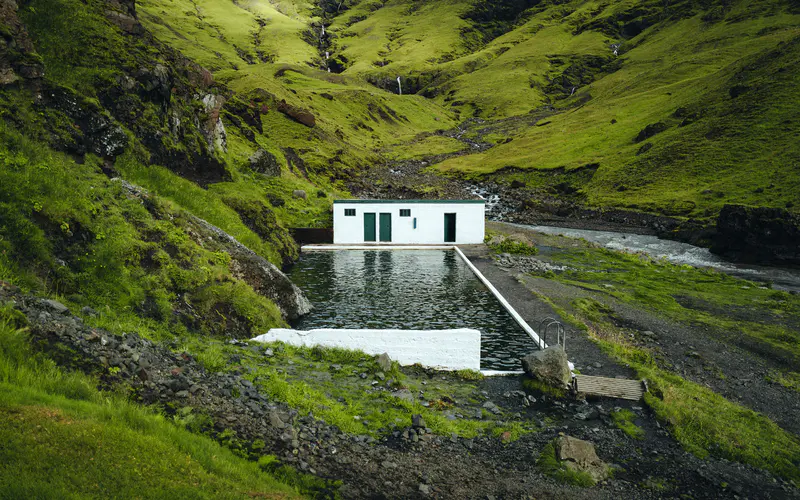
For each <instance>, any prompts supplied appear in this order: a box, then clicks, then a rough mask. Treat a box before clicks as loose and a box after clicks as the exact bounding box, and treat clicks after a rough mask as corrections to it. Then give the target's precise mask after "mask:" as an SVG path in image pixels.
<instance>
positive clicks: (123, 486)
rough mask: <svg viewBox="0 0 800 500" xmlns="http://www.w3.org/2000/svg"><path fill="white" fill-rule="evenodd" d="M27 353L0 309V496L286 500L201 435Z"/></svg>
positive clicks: (285, 490)
mask: <svg viewBox="0 0 800 500" xmlns="http://www.w3.org/2000/svg"><path fill="white" fill-rule="evenodd" d="M96 385H97V381H96V380H94V379H91V378H89V377H87V376H85V375H82V374H79V373H73V372H64V371H62V370H61V369H59V368H58V367H57V366H56V365H55V364H54V363H53V362H52V361H51V360H49V359H47V358H45V357H43V356H41V355H38V354H34V353H33V352H32V351H31V349H30V347H29V345H28V340H27V336H26V334H25V332H24V331H22V330H19V329H17V328H16V327H15V326H14V325H13V323H12V322H11V321H10V318H9V317H8V314H7V311H5V310H4V311H3V312H0V417H1V418H0V439H2V441H3V443H4V446H3V447H2V449H0V496H2V497H7V498H31V497H69V496H72V495H75V494H77V493H80V494H81V495H87V496H92V497H108V496H113V497H142V496H144V497H163V496H164V495H167V496H170V497H192V498H252V496H254V495H259V496H264V497H268V498H296V497H299V495H298V494H297V493H296V492H295V490H294V489H293V488H292V487H289V486H287V485H285V484H282V483H281V482H279V481H277V480H276V479H275V478H274V477H272V476H271V475H269V474H267V473H265V472H262V471H261V470H260V469H259V468H258V466H257V465H256V464H255V463H252V462H249V461H246V460H244V459H242V458H239V457H237V456H236V455H234V454H233V453H232V452H231V451H230V450H228V449H225V448H223V447H221V446H220V445H218V444H216V443H215V442H213V441H212V440H211V439H209V438H207V437H203V436H197V435H194V434H191V433H190V432H188V431H186V430H183V429H182V428H180V427H178V426H176V425H175V424H174V423H172V422H170V421H169V420H167V419H166V418H164V417H163V416H161V415H158V414H155V413H153V412H152V411H151V410H148V409H145V408H141V407H139V406H137V405H135V404H133V403H130V402H128V401H127V400H126V399H125V398H124V397H123V396H120V395H114V394H109V393H100V392H99V391H98V390H97V389H95V387H96Z"/></svg>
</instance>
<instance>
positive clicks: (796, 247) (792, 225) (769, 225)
mask: <svg viewBox="0 0 800 500" xmlns="http://www.w3.org/2000/svg"><path fill="white" fill-rule="evenodd" d="M798 242H800V216H798V215H796V214H793V213H791V212H789V211H788V210H785V209H782V208H755V207H745V206H741V205H725V206H724V207H722V210H721V211H720V213H719V217H718V218H717V233H716V235H715V236H714V239H713V242H712V245H711V251H712V252H714V253H716V254H720V255H724V256H726V257H728V258H731V259H734V260H741V261H746V262H772V263H785V264H798V263H800V244H798Z"/></svg>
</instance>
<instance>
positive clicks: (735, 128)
mask: <svg viewBox="0 0 800 500" xmlns="http://www.w3.org/2000/svg"><path fill="white" fill-rule="evenodd" d="M141 5H142V9H143V11H144V12H145V15H144V16H143V17H144V19H145V24H146V25H147V26H148V27H150V28H151V29H152V30H154V31H155V32H156V33H157V34H158V36H160V37H161V38H162V39H165V40H167V41H169V42H170V43H172V44H173V45H175V46H176V47H179V48H180V49H181V50H183V51H185V52H186V53H189V54H191V55H192V57H196V58H197V59H198V60H199V61H200V62H201V63H203V64H205V65H206V66H207V67H209V68H210V69H212V70H213V71H215V74H216V75H218V77H219V78H221V79H223V80H225V81H226V82H229V83H230V84H231V85H232V86H234V87H235V88H237V89H238V90H240V91H251V90H253V89H255V88H264V89H267V90H269V91H270V92H273V93H275V94H276V95H277V96H279V97H280V98H282V99H283V98H285V99H287V102H292V103H294V104H297V105H302V106H307V107H309V108H310V109H312V110H313V112H314V113H315V114H316V115H317V116H318V119H319V120H320V122H321V123H322V124H323V128H324V129H325V130H327V131H329V132H330V133H332V134H335V135H337V137H339V138H340V139H341V140H342V143H343V144H346V145H348V146H349V148H346V149H348V150H351V148H353V147H355V148H357V149H361V148H364V149H373V148H374V149H375V150H377V151H379V152H382V153H383V156H369V157H368V158H369V159H368V161H370V162H372V163H376V162H378V163H379V162H382V161H386V160H390V159H392V158H417V159H425V158H426V157H427V156H430V157H431V158H430V159H429V160H430V161H429V162H432V163H437V164H436V165H435V167H434V168H435V171H438V172H443V173H447V174H448V175H455V176H456V177H457V178H470V179H473V180H475V181H477V182H498V183H500V184H502V185H507V184H509V183H511V182H512V181H517V183H519V182H522V183H525V184H526V185H527V189H523V190H522V191H521V192H520V193H517V194H516V197H517V198H522V199H525V198H526V197H527V198H530V199H532V200H533V201H531V202H530V203H528V204H527V206H528V207H535V208H536V209H538V210H548V209H549V208H548V207H550V206H551V205H552V203H550V202H547V203H542V202H541V201H542V200H547V199H549V198H552V196H551V195H552V194H556V195H557V198H558V200H557V201H556V204H558V203H562V204H563V203H564V202H567V203H577V204H578V205H581V206H589V207H615V208H622V209H626V210H633V211H639V212H648V213H654V214H663V215H671V216H677V217H679V218H680V217H688V218H693V219H699V220H701V221H706V222H711V221H713V219H714V218H715V217H716V216H717V214H718V213H719V211H720V210H721V208H722V206H724V205H725V204H727V203H736V204H744V205H749V206H764V207H776V208H789V209H792V210H796V208H793V207H796V206H797V205H798V202H800V200H798V194H797V193H798V192H800V189H798V188H800V185H799V184H798V183H799V182H800V180H799V179H798V175H797V172H798V168H797V161H798V154H799V153H798V148H797V143H798V141H797V138H798V133H800V132H798V130H799V127H800V125H798V123H797V121H796V119H795V118H794V117H793V116H792V110H793V109H796V108H797V106H798V99H799V98H800V97H799V96H800V86H799V85H800V83H799V82H798V77H797V72H796V71H791V68H792V67H794V66H795V65H796V64H797V61H798V57H799V56H798V54H799V53H798V42H797V40H798V36H799V35H800V31H799V29H798V25H800V22H799V21H800V11H798V9H797V6H796V4H794V3H792V2H782V1H772V0H770V1H759V2H744V1H742V2H730V1H724V2H720V1H711V0H709V1H707V2H687V1H679V2H669V3H664V2H660V1H647V2H633V1H625V2H604V1H571V2H549V1H505V2H481V1H467V0H464V1H461V0H459V1H410V0H392V1H386V2H370V1H343V2H326V1H322V2H320V3H319V4H318V5H317V4H310V3H307V2H296V3H294V4H293V8H289V7H288V6H287V4H286V3H285V2H284V3H283V4H281V5H277V4H276V5H275V6H273V5H272V4H270V3H269V2H266V1H261V2H257V1H251V2H246V3H239V4H238V5H237V4H229V3H227V2H217V1H213V0H201V1H192V2H189V1H184V2H164V1H162V0H146V1H144V2H142V4H141ZM168 6H170V8H167V7H168ZM273 9H274V10H273ZM280 9H282V12H281V10H280ZM265 16H266V17H265ZM298 23H299V24H298ZM262 25H264V26H263V27H262ZM303 25H304V26H306V27H305V28H303V27H302V26H303ZM244 26H246V27H247V28H246V29H244ZM288 26H291V28H289V27H288ZM268 29H273V30H281V34H282V36H281V37H280V38H274V39H270V38H269V37H268V36H266V35H264V36H262V34H260V33H262V32H264V31H265V30H268ZM323 31H324V34H323ZM298 40H305V41H306V42H308V43H307V44H306V45H305V51H301V50H298V49H297V47H298ZM312 46H313V48H314V49H316V52H314V51H309V50H308V49H309V48H310V47H312ZM262 52H263V53H267V52H268V53H269V54H271V56H270V57H267V58H264V57H262V58H261V59H259V56H258V54H259V53H262ZM326 53H327V54H328V57H329V58H328V59H326ZM289 68H291V70H290V69H289ZM309 68H317V69H319V70H323V71H325V70H330V71H332V73H327V72H322V73H319V72H317V71H315V70H314V69H309ZM293 70H296V71H297V72H294V71H293ZM336 73H339V75H336ZM398 78H399V84H398ZM367 83H369V84H372V85H374V86H375V87H377V88H380V89H385V90H386V92H376V90H375V88H374V87H370V85H367ZM401 89H402V90H403V94H404V95H403V96H398V95H395V94H398V93H399V92H400V90H401ZM323 92H324V93H325V94H327V96H326V97H324V98H323V99H320V97H319V96H320V94H321V93H323ZM390 93H391V94H390ZM407 94H413V95H407ZM420 96H424V97H426V98H427V99H426V100H424V101H420V100H419V97H420ZM332 97H333V99H332V100H327V101H326V100H325V99H330V98H332ZM409 103H413V107H409ZM376 107H377V108H378V111H376ZM381 107H385V110H384V111H385V112H384V113H381V112H380V111H379V110H380V109H381ZM365 110H366V111H367V113H366V115H365V114H364V113H365ZM389 110H392V111H394V112H396V113H399V114H400V115H401V116H402V117H405V118H406V119H407V120H409V122H407V123H404V124H405V125H407V126H408V127H400V128H398V127H396V126H394V125H393V124H392V117H391V113H389ZM370 114H371V115H372V116H369V115H370ZM387 114H388V115H389V116H386V115H387ZM376 115H378V116H376ZM432 116H435V118H437V119H439V121H432V120H431V117H432ZM384 117H385V118H388V120H382V119H381V118H384ZM448 117H452V118H455V119H458V120H464V119H466V118H470V117H476V118H479V119H480V121H478V122H474V121H473V122H469V123H468V124H467V131H466V134H464V135H462V136H460V138H462V139H469V138H479V139H480V140H482V141H484V142H486V143H487V146H489V145H492V144H496V146H495V147H491V148H488V149H486V148H479V149H478V152H477V154H465V153H469V152H470V150H469V148H467V149H465V148H464V144H463V143H460V142H458V141H453V140H448V139H445V138H443V137H444V136H443V135H442V130H444V129H448V128H450V127H451V126H452V124H453V123H454V122H453V121H452V120H451V119H448ZM371 118H372V120H371ZM502 119H505V121H503V122H497V123H496V120H502ZM333 123H335V124H336V125H335V126H334V125H333ZM365 124H368V128H364V127H362V125H365ZM462 128H463V127H462ZM414 131H416V132H417V133H420V134H421V135H420V136H418V137H417V138H416V139H415V140H413V141H409V139H410V138H411V136H412V135H413V132H414ZM437 131H438V132H437ZM431 132H434V133H436V134H438V137H440V138H439V139H435V140H432V139H429V137H430V134H431ZM282 139H284V138H282ZM296 146H297V147H298V148H299V147H301V146H300V145H299V143H298V144H296ZM314 147H315V148H317V149H319V148H325V146H324V145H316V143H315V146H314ZM472 151H475V149H474V148H473V149H472ZM442 153H446V154H448V155H449V156H452V157H449V159H445V160H444V161H442V158H441V157H439V156H437V155H440V154H442ZM354 154H356V153H354ZM365 158H367V157H365ZM345 163H347V160H345ZM387 182H389V183H390V182H391V181H387ZM554 186H559V188H558V189H556V190H555V191H554ZM434 192H436V191H434ZM389 193H390V192H387V194H389ZM425 193H426V190H425V188H424V186H420V187H419V189H418V194H419V195H425Z"/></svg>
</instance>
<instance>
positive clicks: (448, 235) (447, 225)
mask: <svg viewBox="0 0 800 500" xmlns="http://www.w3.org/2000/svg"><path fill="white" fill-rule="evenodd" d="M444 242H445V243H455V242H456V214H444Z"/></svg>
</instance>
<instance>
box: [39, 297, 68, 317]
mask: <svg viewBox="0 0 800 500" xmlns="http://www.w3.org/2000/svg"><path fill="white" fill-rule="evenodd" d="M44 303H45V305H47V307H49V308H50V309H51V310H53V311H55V312H56V313H58V314H66V313H67V312H69V308H68V307H67V306H65V305H64V304H62V303H61V302H59V301H57V300H52V299H47V300H45V301H44Z"/></svg>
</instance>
